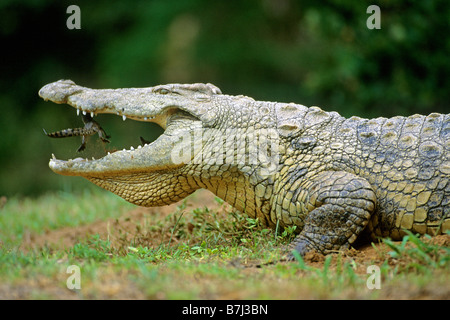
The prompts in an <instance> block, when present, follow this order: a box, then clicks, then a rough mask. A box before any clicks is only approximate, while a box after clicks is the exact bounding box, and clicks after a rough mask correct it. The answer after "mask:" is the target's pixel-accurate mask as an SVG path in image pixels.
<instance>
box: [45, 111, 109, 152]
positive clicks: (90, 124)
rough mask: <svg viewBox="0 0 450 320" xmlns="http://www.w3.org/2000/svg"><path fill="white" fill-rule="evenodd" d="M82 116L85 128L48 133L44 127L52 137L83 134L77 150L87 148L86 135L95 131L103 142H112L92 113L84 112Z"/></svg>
mask: <svg viewBox="0 0 450 320" xmlns="http://www.w3.org/2000/svg"><path fill="white" fill-rule="evenodd" d="M81 117H82V119H83V123H84V127H83V128H75V129H72V128H68V129H64V130H60V131H56V132H50V133H48V132H47V131H46V130H45V129H43V130H44V133H45V134H46V135H47V136H48V137H50V138H66V137H75V136H81V145H80V147H79V148H78V150H77V152H81V151H83V150H84V149H86V137H87V136H91V135H93V134H95V133H98V136H99V138H100V139H101V140H102V141H103V142H106V143H109V142H110V141H109V140H108V138H111V137H110V136H108V135H107V134H106V132H105V130H103V128H102V127H101V126H100V124H98V122H97V121H94V119H93V118H92V116H91V115H89V114H87V113H86V112H84V113H83V115H82V116H81Z"/></svg>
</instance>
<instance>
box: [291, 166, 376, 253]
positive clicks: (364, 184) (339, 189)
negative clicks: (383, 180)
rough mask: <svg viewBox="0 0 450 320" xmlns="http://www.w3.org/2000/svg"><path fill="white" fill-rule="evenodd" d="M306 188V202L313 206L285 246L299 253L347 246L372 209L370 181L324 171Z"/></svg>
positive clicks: (337, 172) (367, 219)
mask: <svg viewBox="0 0 450 320" xmlns="http://www.w3.org/2000/svg"><path fill="white" fill-rule="evenodd" d="M309 191H310V192H309V195H310V196H309V205H310V206H312V207H313V208H314V209H313V210H312V211H311V212H310V213H309V214H308V216H307V217H306V219H305V221H304V223H305V225H304V228H303V230H302V231H301V232H300V234H299V235H298V236H297V237H296V238H295V239H294V241H293V242H292V243H291V244H290V245H289V248H290V249H291V250H296V251H297V252H298V253H300V255H302V256H303V255H305V253H307V252H308V251H318V252H321V253H324V254H327V253H330V252H332V251H336V250H342V249H347V248H348V247H349V246H350V244H352V243H353V242H354V241H355V240H356V238H357V237H358V235H359V234H360V233H361V231H362V230H363V229H364V228H365V226H366V225H367V223H368V222H369V219H370V217H371V216H372V214H373V213H374V211H375V206H376V196H375V192H374V191H373V189H372V187H371V185H370V184H369V182H368V181H367V180H366V179H363V178H361V177H359V176H357V175H354V174H352V173H348V172H343V171H327V172H324V173H322V174H320V175H319V176H317V177H316V178H315V179H314V183H313V184H312V185H311V188H310V189H309ZM291 258H292V257H291Z"/></svg>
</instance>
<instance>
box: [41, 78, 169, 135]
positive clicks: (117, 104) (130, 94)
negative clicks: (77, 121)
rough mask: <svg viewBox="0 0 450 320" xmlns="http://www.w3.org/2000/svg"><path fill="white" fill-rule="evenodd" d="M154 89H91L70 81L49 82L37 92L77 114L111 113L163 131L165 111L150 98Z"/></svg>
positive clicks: (165, 108)
mask: <svg viewBox="0 0 450 320" xmlns="http://www.w3.org/2000/svg"><path fill="white" fill-rule="evenodd" d="M153 90H154V88H152V87H150V88H126V89H91V88H87V87H82V86H79V85H77V84H75V83H74V82H73V81H71V80H59V81H56V82H53V83H49V84H47V85H45V86H44V87H42V88H41V89H40V90H39V96H40V97H41V98H42V99H44V100H45V101H48V100H50V101H52V102H54V103H58V104H68V105H70V106H72V107H74V108H76V109H77V114H80V112H82V113H83V114H86V113H89V114H90V115H91V116H92V117H93V116H94V115H96V114H99V113H112V114H116V115H118V116H121V117H122V119H123V120H126V119H133V120H137V121H148V122H155V123H157V124H159V125H160V126H161V127H163V128H165V126H166V118H167V112H168V109H169V108H167V105H166V106H163V105H161V106H158V103H155V102H157V101H156V100H153V101H152V99H150V98H149V97H151V96H152V92H153Z"/></svg>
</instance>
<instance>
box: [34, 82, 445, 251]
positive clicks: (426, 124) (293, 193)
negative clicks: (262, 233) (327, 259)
mask: <svg viewBox="0 0 450 320" xmlns="http://www.w3.org/2000/svg"><path fill="white" fill-rule="evenodd" d="M39 95H40V96H41V97H42V98H43V99H44V100H50V101H53V102H55V103H65V104H69V105H71V106H72V107H75V108H76V109H77V110H81V111H83V112H87V113H90V114H99V113H113V114H117V115H119V116H121V117H122V118H123V119H124V120H125V119H133V120H137V121H147V122H155V123H157V124H159V125H160V126H161V127H162V128H163V129H164V130H165V131H164V133H163V134H162V135H161V136H160V137H159V138H158V139H157V140H155V141H154V142H152V143H150V144H144V146H143V147H142V146H139V147H138V148H136V149H135V148H133V147H131V148H130V149H128V150H125V149H124V150H123V151H117V152H114V153H111V154H108V155H106V156H104V157H102V158H100V159H97V160H95V159H94V160H84V159H80V158H78V159H74V160H68V161H63V160H58V159H56V158H55V157H54V156H53V157H52V159H51V160H50V163H49V166H50V168H51V169H52V170H53V171H54V172H56V173H59V174H62V175H73V176H82V177H84V178H86V179H88V180H90V181H92V182H93V183H95V184H97V185H99V186H100V187H102V188H104V189H107V190H110V191H112V192H114V193H115V194H117V195H119V196H121V197H122V198H124V199H125V200H127V201H129V202H132V203H134V204H137V205H140V206H162V205H167V204H170V203H173V202H176V201H178V200H180V199H183V198H184V197H186V196H188V195H189V194H191V193H192V192H194V191H195V190H197V189H199V188H205V189H208V190H210V191H212V192H213V193H214V194H215V195H217V196H218V197H219V198H222V199H223V200H225V201H226V202H228V203H229V204H231V205H232V206H234V207H235V208H236V209H238V210H240V211H242V212H245V213H246V214H248V215H249V216H251V217H255V218H258V219H259V220H260V221H261V222H262V223H263V224H265V225H268V226H270V227H275V226H277V225H280V226H282V227H286V226H297V230H298V231H299V234H298V235H297V236H296V238H295V239H294V241H293V242H292V243H291V245H290V248H293V249H295V250H297V252H299V253H300V254H302V255H304V254H305V253H306V252H308V251H311V250H315V251H319V252H322V253H329V252H332V251H335V250H341V249H345V248H348V247H349V246H350V245H352V244H353V243H354V242H355V240H357V239H359V238H362V237H364V238H365V237H366V236H370V237H372V238H378V237H391V238H392V239H400V238H401V237H402V236H403V235H404V234H405V230H410V231H412V232H414V233H420V234H425V233H427V234H432V235H436V234H440V233H443V232H445V231H446V230H449V229H450V214H449V213H450V203H449V202H450V182H449V181H450V160H449V152H450V114H438V113H431V114H430V115H428V116H422V115H413V116H410V117H400V116H398V117H393V118H389V119H388V118H376V119H371V120H370V119H362V118H359V117H351V118H348V119H347V118H344V117H342V116H340V115H339V114H338V113H336V112H325V111H323V110H321V109H320V108H318V107H309V108H308V107H305V106H303V105H298V104H294V103H277V102H263V101H255V100H254V99H252V98H249V97H246V96H231V95H224V94H222V93H221V91H220V89H219V88H217V87H216V86H214V85H212V84H200V83H196V84H169V85H160V86H156V87H150V88H126V89H101V90H97V89H89V88H85V87H81V86H78V85H76V84H75V83H74V82H72V81H70V80H60V81H57V82H54V83H51V84H48V85H46V86H44V87H43V88H42V89H41V90H40V91H39Z"/></svg>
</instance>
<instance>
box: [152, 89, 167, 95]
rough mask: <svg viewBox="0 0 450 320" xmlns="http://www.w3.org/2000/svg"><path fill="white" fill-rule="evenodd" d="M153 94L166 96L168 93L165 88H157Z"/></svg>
mask: <svg viewBox="0 0 450 320" xmlns="http://www.w3.org/2000/svg"><path fill="white" fill-rule="evenodd" d="M155 92H156V93H159V94H168V93H169V92H170V91H169V90H167V89H166V88H159V89H157V90H156V91H155Z"/></svg>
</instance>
